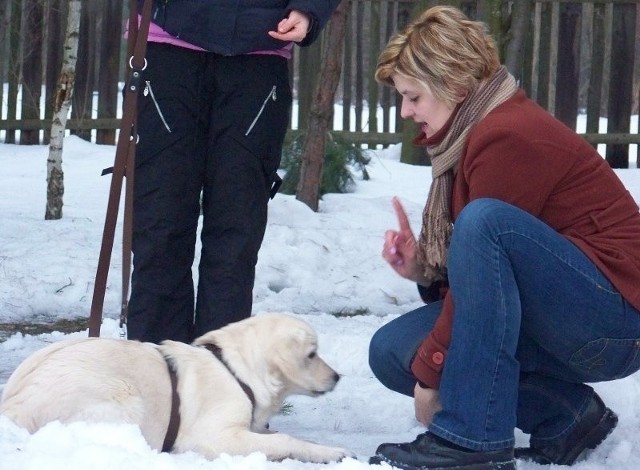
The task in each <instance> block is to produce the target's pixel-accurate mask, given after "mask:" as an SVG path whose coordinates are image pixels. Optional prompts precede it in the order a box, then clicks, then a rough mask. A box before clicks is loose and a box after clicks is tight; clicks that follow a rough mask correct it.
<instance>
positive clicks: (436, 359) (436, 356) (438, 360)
mask: <svg viewBox="0 0 640 470" xmlns="http://www.w3.org/2000/svg"><path fill="white" fill-rule="evenodd" d="M431 360H432V361H433V363H434V364H438V365H440V364H442V362H443V361H444V354H442V353H441V352H435V353H433V356H431Z"/></svg>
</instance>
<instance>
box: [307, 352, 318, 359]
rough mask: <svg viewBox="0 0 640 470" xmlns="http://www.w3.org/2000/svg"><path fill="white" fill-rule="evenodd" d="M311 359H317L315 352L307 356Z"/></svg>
mask: <svg viewBox="0 0 640 470" xmlns="http://www.w3.org/2000/svg"><path fill="white" fill-rule="evenodd" d="M307 357H308V358H309V359H313V358H314V357H316V353H315V351H314V352H310V353H309V355H308V356H307Z"/></svg>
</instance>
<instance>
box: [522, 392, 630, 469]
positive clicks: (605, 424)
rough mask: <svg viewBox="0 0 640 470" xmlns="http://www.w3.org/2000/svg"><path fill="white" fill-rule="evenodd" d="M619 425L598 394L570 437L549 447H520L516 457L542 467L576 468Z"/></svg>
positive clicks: (556, 441)
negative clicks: (576, 462) (582, 455)
mask: <svg viewBox="0 0 640 470" xmlns="http://www.w3.org/2000/svg"><path fill="white" fill-rule="evenodd" d="M616 424H618V416H616V414H615V413H614V412H613V411H611V410H610V409H609V408H607V407H606V406H605V405H604V403H603V402H602V400H601V399H600V397H599V396H598V395H596V394H594V395H593V398H592V399H591V402H590V403H589V406H588V407H587V410H586V411H585V413H584V415H582V416H581V417H580V421H579V422H578V425H577V426H576V428H575V429H574V430H573V431H571V432H570V433H569V434H568V435H566V436H564V437H562V438H560V439H555V440H553V441H549V442H547V443H545V444H537V445H532V446H531V447H518V448H516V449H515V451H514V454H515V457H516V458H517V459H522V460H530V461H532V462H535V463H538V464H542V465H551V464H556V465H572V464H573V463H574V462H575V461H576V460H577V459H578V457H579V456H580V454H582V453H583V452H584V451H585V450H587V449H595V448H596V447H598V445H600V444H601V443H602V441H604V440H605V439H606V437H607V436H608V435H609V433H611V431H613V428H615V427H616Z"/></svg>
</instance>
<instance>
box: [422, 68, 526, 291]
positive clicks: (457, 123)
mask: <svg viewBox="0 0 640 470" xmlns="http://www.w3.org/2000/svg"><path fill="white" fill-rule="evenodd" d="M517 90H518V87H517V85H516V81H515V79H514V78H513V76H512V75H511V74H510V73H509V72H508V71H507V69H506V68H505V67H504V66H503V67H501V68H500V69H498V71H497V72H496V73H495V74H494V75H493V76H492V77H491V78H489V79H488V80H485V81H483V82H481V83H480V84H479V86H478V87H476V88H475V89H474V90H473V91H471V92H470V93H469V95H468V96H467V97H466V99H465V100H464V102H463V103H462V105H461V106H460V109H459V110H458V113H457V114H456V116H455V117H454V119H453V122H452V123H451V127H450V128H449V131H448V132H447V134H446V135H445V137H444V139H443V140H442V142H440V143H439V144H436V145H432V146H428V147H427V152H428V153H429V155H430V156H431V164H432V176H433V182H432V183H431V188H430V190H429V197H428V199H427V204H426V206H425V207H424V211H423V213H422V230H421V232H420V237H419V239H418V262H419V263H420V265H421V266H422V267H423V269H424V275H425V276H426V277H427V278H428V279H430V280H432V281H433V280H437V279H441V278H442V277H444V276H445V273H446V264H447V250H448V248H449V241H450V239H451V233H452V231H453V222H452V218H451V196H452V191H453V176H454V171H455V169H456V166H457V165H458V162H459V161H460V158H461V156H462V150H463V148H464V146H465V144H466V142H467V135H468V134H469V132H470V131H471V129H472V128H473V126H474V125H475V124H476V123H477V122H478V121H480V120H481V119H482V118H484V117H485V116H486V115H487V114H489V112H490V111H491V110H492V109H494V108H495V107H497V106H498V105H500V104H502V103H504V102H505V101H506V100H507V99H509V98H511V97H512V96H513V95H514V94H515V93H516V91H517Z"/></svg>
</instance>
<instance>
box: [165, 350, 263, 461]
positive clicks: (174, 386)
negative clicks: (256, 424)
mask: <svg viewBox="0 0 640 470" xmlns="http://www.w3.org/2000/svg"><path fill="white" fill-rule="evenodd" d="M202 346H203V347H204V348H205V349H207V350H208V351H209V352H211V354H213V355H214V356H215V357H216V359H218V360H219V361H220V362H221V363H222V365H224V366H225V367H226V368H227V370H228V371H229V372H230V373H231V375H232V376H233V378H234V379H236V381H237V382H238V385H240V388H242V390H243V391H244V393H245V394H246V395H247V397H248V398H249V401H250V402H251V415H252V416H251V419H252V420H253V410H254V409H255V406H256V398H255V395H254V394H253V390H251V387H249V386H248V385H247V384H246V383H244V382H243V381H242V380H240V379H239V378H238V376H237V375H236V373H235V372H234V371H233V369H231V367H230V366H229V364H228V363H227V361H225V360H224V358H223V357H222V349H220V346H218V345H216V344H211V343H209V344H204V345H202ZM163 357H164V360H165V362H166V363H167V369H168V371H169V378H170V379H171V415H170V416H169V425H168V426H167V433H166V434H165V436H164V442H163V444H162V452H171V449H173V445H174V444H175V442H176V437H178V429H179V428H180V395H179V394H178V377H177V375H176V371H175V369H174V368H173V365H172V364H171V360H170V359H169V358H168V357H167V356H164V355H163Z"/></svg>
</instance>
